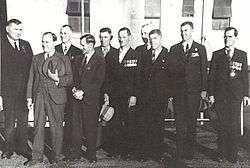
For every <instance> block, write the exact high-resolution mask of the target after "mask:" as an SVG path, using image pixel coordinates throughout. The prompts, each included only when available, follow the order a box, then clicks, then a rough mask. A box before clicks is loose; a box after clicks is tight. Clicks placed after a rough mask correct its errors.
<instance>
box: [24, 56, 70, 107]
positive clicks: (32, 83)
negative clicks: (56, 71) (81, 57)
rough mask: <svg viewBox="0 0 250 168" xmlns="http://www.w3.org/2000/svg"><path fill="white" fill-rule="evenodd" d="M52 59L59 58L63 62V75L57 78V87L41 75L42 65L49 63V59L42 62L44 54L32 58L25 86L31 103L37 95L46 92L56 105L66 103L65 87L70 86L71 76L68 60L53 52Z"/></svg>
mask: <svg viewBox="0 0 250 168" xmlns="http://www.w3.org/2000/svg"><path fill="white" fill-rule="evenodd" d="M52 57H59V58H61V59H62V61H63V62H64V64H65V65H64V66H65V74H64V75H63V76H59V84H58V86H57V85H56V84H55V82H54V81H53V80H52V79H49V78H48V77H47V76H46V75H45V74H43V72H42V69H43V64H44V63H45V61H50V58H47V59H46V60H44V53H41V54H38V55H36V56H34V58H33V60H32V65H31V68H30V74H29V81H28V84H27V98H32V99H33V101H34V100H35V98H36V95H37V93H39V92H44V91H46V92H47V93H48V94H49V95H50V97H51V99H52V100H53V101H54V103H56V104H64V103H66V101H67V95H66V89H65V87H66V86H69V85H71V84H72V81H73V75H72V70H71V65H70V61H69V58H68V57H67V56H64V55H62V54H60V53H57V52H55V54H54V55H53V56H52Z"/></svg>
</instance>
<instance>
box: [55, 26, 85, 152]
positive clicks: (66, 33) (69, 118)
mask: <svg viewBox="0 0 250 168" xmlns="http://www.w3.org/2000/svg"><path fill="white" fill-rule="evenodd" d="M60 37H61V41H62V43H61V44H58V45H57V46H56V47H55V49H56V52H58V53H62V54H63V55H66V56H68V57H69V60H70V63H71V69H72V73H73V80H74V81H75V80H76V79H75V75H74V74H75V73H76V72H75V71H76V60H77V59H79V58H78V57H81V55H82V50H81V49H79V48H77V47H76V46H74V45H73V44H72V27H71V26H70V25H63V26H62V27H61V30H60ZM71 90H72V86H69V87H67V103H66V105H65V112H64V121H65V126H64V138H63V141H64V145H63V152H64V153H65V154H66V155H67V154H68V153H67V152H70V150H71V140H72V138H74V137H72V127H73V121H74V119H73V117H76V116H75V115H74V114H73V113H74V111H77V108H78V107H77V103H76V100H75V99H74V97H73V95H72V91H71Z"/></svg>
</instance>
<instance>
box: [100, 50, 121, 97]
mask: <svg viewBox="0 0 250 168" xmlns="http://www.w3.org/2000/svg"><path fill="white" fill-rule="evenodd" d="M95 51H96V52H98V53H99V54H100V55H102V56H103V52H102V48H101V46H99V47H96V48H95ZM118 54H119V50H118V49H116V48H114V47H112V46H110V50H109V52H108V53H107V55H106V56H105V63H106V73H105V80H104V83H103V85H102V88H101V92H102V94H104V93H107V94H108V95H110V94H111V92H112V86H111V83H112V80H111V79H110V76H111V74H112V71H113V69H112V61H113V60H114V59H115V57H117V55H118ZM101 98H102V99H103V97H101Z"/></svg>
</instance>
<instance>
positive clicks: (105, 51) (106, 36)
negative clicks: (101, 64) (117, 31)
mask: <svg viewBox="0 0 250 168" xmlns="http://www.w3.org/2000/svg"><path fill="white" fill-rule="evenodd" d="M99 38H100V43H101V45H100V46H99V47H96V48H95V51H96V52H98V53H101V55H103V57H104V58H105V62H106V74H105V82H104V84H103V86H102V89H101V92H102V93H101V105H102V104H103V103H104V102H108V103H109V95H110V93H109V92H110V89H112V88H110V82H112V81H110V80H109V76H110V73H111V72H110V71H112V69H111V66H109V64H111V62H112V61H113V59H114V57H115V56H116V55H117V54H118V49H116V48H114V47H113V46H111V40H112V38H113V35H112V32H111V29H110V28H108V27H105V28H102V29H100V34H99ZM103 100H104V102H103Z"/></svg>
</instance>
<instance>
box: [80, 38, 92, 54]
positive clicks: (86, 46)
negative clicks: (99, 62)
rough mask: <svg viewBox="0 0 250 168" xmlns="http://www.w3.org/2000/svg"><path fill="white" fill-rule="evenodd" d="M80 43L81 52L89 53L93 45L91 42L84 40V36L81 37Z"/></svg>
mask: <svg viewBox="0 0 250 168" xmlns="http://www.w3.org/2000/svg"><path fill="white" fill-rule="evenodd" d="M80 43H81V45H82V50H83V53H89V52H90V50H91V49H92V48H93V47H94V46H93V44H92V43H87V42H86V38H83V39H82V40H81V42H80Z"/></svg>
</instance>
